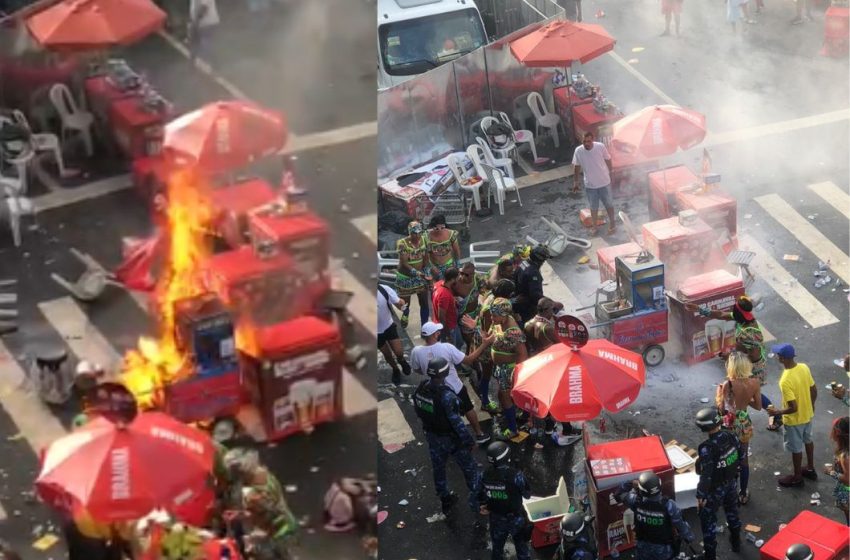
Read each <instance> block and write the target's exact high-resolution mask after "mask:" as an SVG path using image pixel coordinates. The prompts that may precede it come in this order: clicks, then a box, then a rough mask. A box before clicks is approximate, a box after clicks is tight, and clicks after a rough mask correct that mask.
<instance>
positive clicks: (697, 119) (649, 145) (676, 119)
mask: <svg viewBox="0 0 850 560" xmlns="http://www.w3.org/2000/svg"><path fill="white" fill-rule="evenodd" d="M705 133H706V130H705V115H703V114H701V113H698V112H696V111H693V110H691V109H684V108H682V107H677V106H675V105H655V106H653V107H646V108H645V109H641V110H640V111H638V112H637V113H632V114H631V115H627V116H625V117H623V118H622V119H620V120H619V121H617V122H615V123H614V126H613V135H612V144H613V146H614V148H615V149H617V150H620V151H624V152H630V153H634V152H640V153H641V154H643V155H644V156H647V157H662V156H669V155H670V154H673V153H675V152H676V150H687V149H689V148H693V147H694V146H696V145H697V144H699V143H700V142H702V141H703V140H704V139H705Z"/></svg>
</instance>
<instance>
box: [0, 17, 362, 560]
mask: <svg viewBox="0 0 850 560" xmlns="http://www.w3.org/2000/svg"><path fill="white" fill-rule="evenodd" d="M219 8H220V11H221V17H222V24H221V25H220V26H219V27H218V28H217V29H215V31H213V33H212V35H211V43H210V45H209V50H208V51H205V52H204V53H203V56H204V58H205V59H207V60H208V61H209V62H211V66H212V68H213V72H214V74H215V76H216V77H218V79H215V78H213V77H211V76H210V75H208V74H207V73H204V72H201V71H199V70H198V69H197V68H195V67H194V66H192V65H190V63H189V62H188V60H187V59H186V58H185V56H184V55H183V54H182V53H180V52H179V51H178V50H177V49H175V48H174V46H173V45H171V44H170V43H169V42H168V41H166V40H165V39H164V38H162V37H160V36H152V37H150V38H148V39H146V40H145V41H143V42H141V43H139V44H137V45H134V46H133V47H131V48H129V49H125V50H124V52H122V53H121V54H120V56H123V57H125V58H127V59H128V61H129V62H130V64H131V65H132V66H133V67H134V68H136V69H137V70H139V71H141V72H143V73H145V75H146V76H147V77H148V79H149V80H150V81H151V83H152V84H153V85H154V87H156V88H157V89H158V90H159V91H160V92H162V93H163V94H164V95H165V96H166V97H167V98H168V99H170V100H171V101H172V102H173V103H174V104H175V106H176V108H177V110H178V111H180V112H183V111H188V110H192V109H195V108H197V107H199V106H201V105H202V104H204V103H207V102H211V101H216V100H219V99H227V98H231V97H232V96H233V88H235V89H236V90H238V91H240V92H242V93H243V94H244V95H246V96H247V97H249V98H250V99H252V100H255V101H257V102H260V103H261V104H265V105H267V106H269V107H271V108H274V109H278V110H281V111H283V112H284V114H285V115H286V117H287V121H288V123H289V126H290V129H291V130H292V131H293V133H294V134H297V135H300V136H303V135H305V134H310V133H314V132H324V131H328V130H331V129H336V128H339V127H345V126H350V125H356V124H360V123H364V122H366V123H368V122H370V121H374V120H375V102H374V87H375V86H374V84H375V77H374V65H373V63H372V62H371V60H372V57H371V55H372V43H371V40H372V37H373V35H371V34H370V33H373V31H372V30H373V28H374V8H372V7H370V4H369V3H368V2H357V3H353V2H352V3H348V2H340V1H336V0H331V1H328V2H310V3H291V2H290V3H273V4H272V7H271V8H270V10H269V11H267V12H265V13H263V14H249V13H248V12H247V11H246V10H245V9H244V6H243V5H241V3H240V4H237V3H235V2H221V3H220V6H219ZM367 46H368V47H369V49H368V50H367ZM341 53H342V54H341ZM222 83H226V84H232V85H233V88H228V87H223V86H222V85H221V84H222ZM374 160H375V148H374V140H373V139H369V138H366V139H363V140H359V141H355V142H349V143H342V144H336V145H331V146H327V147H319V148H316V149H312V150H309V151H304V152H300V153H298V154H297V155H296V167H297V174H298V177H299V178H300V179H301V181H302V183H303V185H304V186H305V187H306V188H307V189H308V190H309V199H310V203H311V204H312V206H313V208H314V209H315V210H316V211H317V213H319V214H320V215H321V216H322V217H323V218H325V219H326V220H327V221H328V222H329V224H330V225H331V228H332V230H333V234H332V237H333V240H332V248H331V252H332V256H333V257H334V259H335V260H336V261H338V262H340V263H341V264H342V266H344V267H345V269H346V270H347V272H348V274H349V276H350V277H351V278H352V279H353V280H352V281H353V282H355V283H357V284H359V285H360V286H362V288H361V289H366V288H368V287H369V286H370V285H371V282H372V275H373V273H374V266H372V265H371V264H370V260H369V259H370V258H371V255H372V254H373V251H374V247H375V244H374V241H373V240H372V239H371V237H373V234H370V232H371V230H372V229H373V227H372V226H371V225H370V224H372V222H373V220H372V219H371V218H370V216H371V215H374V213H375V209H374V202H373V201H374V190H373V189H374V187H373V185H374V176H375V175H374V173H375V171H374V163H373V162H374ZM273 179H276V178H273ZM366 189H368V191H367V190H366ZM43 194H45V191H44V190H43V189H42V190H38V191H36V192H35V193H34V196H36V197H37V196H39V195H43ZM149 231H150V224H149V220H148V216H147V211H146V209H145V207H144V205H142V204H140V203H139V199H138V197H137V196H136V195H135V193H134V192H133V191H129V190H128V191H123V192H119V193H116V194H111V195H107V196H103V197H100V198H94V199H91V200H87V201H84V202H80V203H77V204H74V205H71V206H65V207H61V208H58V209H55V210H51V211H49V212H45V213H42V214H39V216H38V219H37V221H36V222H35V223H34V224H33V225H32V226H31V227H30V228H29V229H27V231H25V234H24V245H23V247H21V248H20V249H18V250H16V249H14V248H12V247H11V245H10V241H9V240H8V239H7V236H6V235H5V234H4V235H2V236H0V262H2V265H0V269H2V272H0V277H4V278H7V277H15V278H17V279H18V281H19V282H18V289H17V291H18V297H19V303H18V310H19V312H20V318H19V323H20V330H19V332H18V333H17V334H14V335H11V336H7V337H4V338H3V341H2V342H3V343H4V344H5V346H6V348H7V349H8V350H9V352H10V354H12V355H13V356H15V357H16V358H17V361H18V362H19V363H21V364H22V363H23V362H24V359H25V354H26V353H27V352H28V351H32V349H33V348H35V347H36V346H37V345H38V344H40V343H43V342H45V341H52V342H58V343H61V342H62V337H61V336H60V335H59V334H58V333H57V332H56V330H55V329H54V328H53V327H52V326H51V325H50V324H49V323H48V322H47V321H45V318H44V317H43V316H42V314H41V312H40V311H39V309H38V307H37V305H38V304H39V303H41V302H45V301H50V300H54V299H55V298H60V297H63V296H66V295H68V294H66V293H65V292H63V291H62V289H61V288H60V287H59V286H58V285H56V284H55V283H54V282H53V281H52V280H51V279H50V273H51V272H57V273H59V274H60V275H62V276H64V277H66V278H69V279H74V278H76V277H77V276H78V275H79V274H80V272H81V271H82V268H81V266H80V264H79V263H78V262H77V261H76V260H75V259H74V258H73V257H72V256H71V255H70V253H69V251H68V250H69V248H71V247H75V248H77V249H79V250H81V251H83V252H86V253H90V254H91V255H92V256H94V258H95V259H96V260H97V261H98V262H100V263H101V264H103V265H104V266H106V267H107V268H112V267H114V266H115V265H117V264H118V263H119V262H120V260H121V254H120V250H121V238H122V237H125V236H140V235H146V234H147V233H149ZM368 291H369V292H371V290H368ZM369 307H370V306H369V305H368V302H366V305H365V308H366V309H368V308H369ZM353 308H354V309H355V319H356V320H355V322H354V324H353V327H354V337H355V340H354V342H355V343H358V344H362V345H364V347H366V348H372V347H373V345H374V333H373V332H372V331H373V330H374V329H373V328H372V327H371V319H370V318H371V317H372V315H370V314H368V313H362V312H360V313H357V310H359V309H364V307H363V302H360V303H359V305H354V306H353ZM82 310H83V313H84V314H85V317H86V319H87V320H88V323H87V324H88V326H87V327H86V332H85V334H84V335H83V338H88V337H89V335H92V336H94V335H95V334H99V335H102V336H103V337H104V338H105V339H106V341H107V343H108V345H109V346H110V347H111V348H112V349H113V350H114V351H115V352H117V353H123V352H124V351H125V350H127V349H130V348H132V347H134V346H135V344H136V341H137V340H138V337H139V336H141V335H144V334H148V333H150V332H151V329H152V326H153V325H152V320H151V318H150V317H149V316H148V315H147V314H146V313H144V312H143V311H142V309H140V307H139V306H138V305H137V303H136V302H134V301H133V299H132V298H130V297H129V296H128V295H127V294H126V293H125V292H123V291H121V290H118V289H110V290H108V292H107V293H106V294H105V295H104V297H103V298H102V299H101V300H99V301H98V302H96V303H94V304H91V305H82ZM366 357H367V362H366V366H365V367H364V368H363V369H361V370H360V371H356V372H353V373H354V376H355V378H356V380H357V382H358V383H359V384H361V385H363V386H364V387H365V388H366V390H367V391H369V392H373V391H374V383H375V382H374V377H373V375H374V373H372V372H374V371H375V369H376V367H375V357H374V355H373V354H372V353H371V352H369V353H367V356H366ZM13 389H14V387H9V383H8V380H6V381H4V386H3V390H4V391H11V390H13ZM50 413H51V416H52V417H53V418H57V419H58V420H59V421H60V422H61V424H62V425H63V426H64V427H66V428H67V427H68V426H69V424H70V419H71V418H72V416H73V411H72V410H71V407H69V408H67V409H54V410H51V411H50ZM51 421H52V420H51ZM374 425H375V413H374V411H372V412H368V411H367V412H364V413H361V414H357V415H355V416H351V417H349V418H346V419H344V420H341V421H340V422H338V423H335V424H332V425H326V426H323V427H321V428H320V429H318V430H317V431H316V432H315V433H314V434H312V435H311V436H310V437H306V436H296V437H292V438H290V439H287V440H285V441H281V442H277V443H276V444H272V445H268V446H262V448H261V450H260V451H261V455H262V457H263V459H264V461H266V462H267V463H268V464H269V466H270V467H271V469H272V470H273V472H275V474H276V475H277V476H278V477H279V478H280V479H281V481H282V482H283V483H284V484H286V485H291V488H290V490H293V489H294V490H293V491H292V492H288V494H287V500H288V501H289V503H290V506H291V508H292V509H293V512H294V513H295V514H296V516H298V517H299V519H300V520H301V522H302V524H303V526H304V531H303V534H302V538H301V546H300V555H301V558H306V559H310V558H340V559H356V558H362V557H364V553H363V551H362V547H361V543H360V536H359V535H357V534H356V533H350V534H330V533H327V532H326V531H324V529H322V524H323V520H322V497H323V495H324V492H325V491H326V490H327V488H328V487H329V486H330V484H331V482H333V481H334V480H336V479H338V478H340V477H343V476H362V475H365V474H367V473H370V472H375V471H376V468H377V465H376V457H375V453H374V450H375V448H376V438H375V430H374ZM0 453H2V456H3V457H4V460H3V461H2V467H0V477H2V478H0V504H2V507H0V512H2V515H0V538H4V539H7V540H9V541H10V542H12V544H13V545H14V546H16V547H17V548H18V550H20V551H24V552H23V554H24V558H25V559H26V560H29V559H31V558H32V559H41V558H58V557H61V556H62V555H63V553H62V545H61V543H60V544H57V545H55V546H54V547H52V548H50V549H49V550H48V551H45V552H39V551H36V550H35V549H33V548H32V547H31V542H32V541H33V540H34V537H33V530H34V528H35V527H37V526H39V525H41V526H42V528H44V527H47V526H48V525H47V524H48V523H49V519H50V514H49V512H47V511H46V509H45V508H43V507H41V506H39V505H38V504H36V503H34V501H33V500H32V498H31V496H30V495H29V494H27V491H28V490H29V489H30V488H31V483H32V480H33V478H34V476H35V473H36V469H37V465H36V458H35V455H34V453H33V450H32V448H31V446H30V445H29V444H28V442H27V441H26V440H25V439H24V438H22V437H21V434H20V433H19V430H18V427H17V426H16V422H15V419H14V418H12V417H10V416H9V415H8V414H7V413H6V411H0ZM4 518H5V519H4Z"/></svg>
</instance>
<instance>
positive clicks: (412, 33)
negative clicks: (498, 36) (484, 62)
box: [378, 0, 487, 90]
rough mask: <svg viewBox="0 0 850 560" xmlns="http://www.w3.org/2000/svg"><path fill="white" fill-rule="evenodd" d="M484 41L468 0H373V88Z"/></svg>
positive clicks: (394, 82) (480, 24) (477, 14)
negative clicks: (375, 83) (375, 69)
mask: <svg viewBox="0 0 850 560" xmlns="http://www.w3.org/2000/svg"><path fill="white" fill-rule="evenodd" d="M486 44H487V34H486V32H485V31H484V22H483V20H482V19H481V13H480V12H479V11H478V6H476V5H475V2H474V1H473V0H378V89H379V90H381V89H386V88H389V87H392V86H395V85H398V84H400V83H402V82H404V81H405V80H409V79H411V78H413V77H415V76H417V75H419V74H422V73H424V72H427V71H428V70H431V69H433V68H436V67H438V66H440V65H441V64H444V63H446V62H449V61H450V60H454V59H455V58H458V57H460V56H463V55H464V54H466V53H468V52H472V51H474V50H475V49H477V48H479V47H483V46H484V45H486Z"/></svg>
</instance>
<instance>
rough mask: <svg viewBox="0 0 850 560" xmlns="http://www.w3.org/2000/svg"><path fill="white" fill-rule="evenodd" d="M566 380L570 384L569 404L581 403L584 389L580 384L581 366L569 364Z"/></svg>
mask: <svg viewBox="0 0 850 560" xmlns="http://www.w3.org/2000/svg"><path fill="white" fill-rule="evenodd" d="M567 382H568V383H569V386H570V404H582V402H584V399H583V395H584V389H583V387H582V384H581V366H570V368H569V373H568V374H567Z"/></svg>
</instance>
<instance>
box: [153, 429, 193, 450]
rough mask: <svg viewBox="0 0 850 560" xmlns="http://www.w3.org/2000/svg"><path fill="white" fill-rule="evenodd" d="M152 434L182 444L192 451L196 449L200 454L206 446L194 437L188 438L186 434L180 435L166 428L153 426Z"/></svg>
mask: <svg viewBox="0 0 850 560" xmlns="http://www.w3.org/2000/svg"><path fill="white" fill-rule="evenodd" d="M151 435H152V436H153V437H155V438H160V439H164V440H168V441H171V442H174V443H176V444H177V445H180V446H181V447H184V448H186V449H188V450H190V451H194V452H195V453H197V454H198V455H203V453H204V446H203V445H201V442H199V441H197V440H194V439H192V438H188V437H186V436H183V435H180V434H178V433H176V432H172V431H171V430H164V429H162V428H152V429H151Z"/></svg>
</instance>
